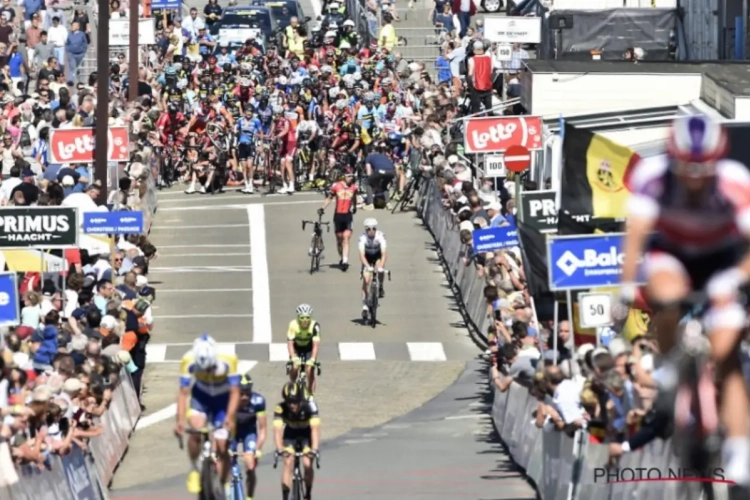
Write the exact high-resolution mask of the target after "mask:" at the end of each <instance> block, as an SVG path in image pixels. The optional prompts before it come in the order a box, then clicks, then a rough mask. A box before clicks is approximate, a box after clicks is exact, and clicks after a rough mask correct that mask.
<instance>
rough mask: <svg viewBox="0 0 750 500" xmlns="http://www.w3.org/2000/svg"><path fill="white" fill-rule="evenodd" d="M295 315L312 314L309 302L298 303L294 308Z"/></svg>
mask: <svg viewBox="0 0 750 500" xmlns="http://www.w3.org/2000/svg"><path fill="white" fill-rule="evenodd" d="M296 313H297V316H312V313H313V308H312V306H311V305H310V304H300V305H298V306H297V310H296Z"/></svg>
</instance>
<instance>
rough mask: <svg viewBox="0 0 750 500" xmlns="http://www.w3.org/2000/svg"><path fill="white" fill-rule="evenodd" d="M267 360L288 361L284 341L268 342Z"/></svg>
mask: <svg viewBox="0 0 750 500" xmlns="http://www.w3.org/2000/svg"><path fill="white" fill-rule="evenodd" d="M268 361H289V349H288V348H287V345H286V343H283V344H281V343H278V342H277V343H273V344H268Z"/></svg>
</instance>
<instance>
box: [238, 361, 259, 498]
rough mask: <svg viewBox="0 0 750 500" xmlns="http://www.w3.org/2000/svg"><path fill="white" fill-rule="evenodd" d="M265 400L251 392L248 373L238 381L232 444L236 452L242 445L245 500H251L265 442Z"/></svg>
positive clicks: (251, 381) (251, 383)
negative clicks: (234, 433)
mask: <svg viewBox="0 0 750 500" xmlns="http://www.w3.org/2000/svg"><path fill="white" fill-rule="evenodd" d="M266 427H267V419H266V399H265V398H264V397H263V396H261V395H260V394H258V393H257V392H254V391H253V379H252V378H251V377H250V372H247V373H245V374H244V375H243V376H242V380H241V381H240V404H239V408H237V435H236V437H235V439H234V441H233V442H232V451H234V452H236V451H237V447H238V446H239V443H242V461H243V462H244V463H245V495H246V498H245V500H252V498H253V494H254V493H255V486H256V484H257V479H256V476H255V466H256V465H257V461H258V459H259V458H260V456H261V450H263V445H264V444H265V442H266Z"/></svg>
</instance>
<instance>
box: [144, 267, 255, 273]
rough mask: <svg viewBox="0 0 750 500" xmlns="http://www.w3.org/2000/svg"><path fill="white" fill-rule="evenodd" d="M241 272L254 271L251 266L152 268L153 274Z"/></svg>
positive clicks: (150, 270)
mask: <svg viewBox="0 0 750 500" xmlns="http://www.w3.org/2000/svg"><path fill="white" fill-rule="evenodd" d="M241 271H252V267H251V266H169V267H152V268H150V269H149V272H150V273H151V274H160V273H161V274H168V273H179V274H182V273H237V272H241Z"/></svg>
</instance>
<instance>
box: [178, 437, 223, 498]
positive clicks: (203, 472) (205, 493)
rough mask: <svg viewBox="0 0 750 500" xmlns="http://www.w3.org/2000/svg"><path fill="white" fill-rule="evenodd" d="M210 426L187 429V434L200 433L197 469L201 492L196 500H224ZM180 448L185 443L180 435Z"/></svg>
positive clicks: (183, 447)
mask: <svg viewBox="0 0 750 500" xmlns="http://www.w3.org/2000/svg"><path fill="white" fill-rule="evenodd" d="M213 430H214V429H213V428H212V426H208V427H206V428H203V429H188V430H187V431H186V432H187V433H188V434H200V436H201V448H202V450H201V453H200V455H198V471H199V472H200V478H201V492H200V493H199V494H198V500H225V499H226V492H225V491H224V487H223V486H222V484H221V478H219V473H218V471H217V470H216V460H217V457H216V453H215V452H214V449H213V443H212V440H211V435H212V434H213ZM177 442H178V443H179V446H180V450H183V449H185V443H184V441H183V439H182V436H179V437H178V438H177Z"/></svg>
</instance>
